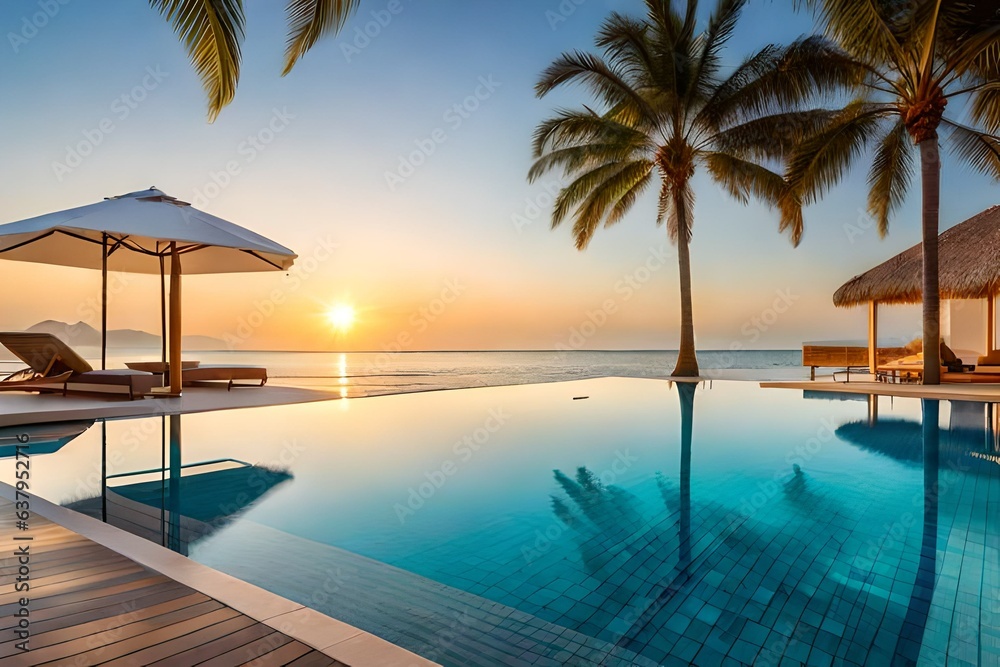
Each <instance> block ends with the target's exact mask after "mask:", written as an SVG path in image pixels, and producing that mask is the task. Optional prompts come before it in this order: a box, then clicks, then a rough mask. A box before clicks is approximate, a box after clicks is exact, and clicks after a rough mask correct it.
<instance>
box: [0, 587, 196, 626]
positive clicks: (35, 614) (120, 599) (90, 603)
mask: <svg viewBox="0 0 1000 667" xmlns="http://www.w3.org/2000/svg"><path fill="white" fill-rule="evenodd" d="M190 590H191V589H189V588H187V587H186V586H183V585H181V584H178V583H177V582H176V581H173V580H172V579H166V578H164V579H163V580H162V581H159V582H158V583H154V584H151V585H149V586H146V587H144V588H140V589H136V590H127V591H123V592H120V593H115V594H112V595H104V596H101V597H95V598H90V599H84V600H80V601H77V602H72V603H67V604H64V605H61V604H58V603H56V604H52V603H51V599H46V598H41V600H40V601H39V602H43V601H44V602H49V606H48V607H46V608H44V609H38V608H37V607H36V604H35V602H36V599H35V598H33V599H32V600H31V620H32V625H34V623H35V622H36V621H44V620H48V619H52V618H59V617H60V616H64V615H65V616H70V615H72V614H78V613H82V612H86V611H90V610H94V609H100V608H103V607H106V606H111V605H118V604H124V603H126V602H128V601H130V600H132V599H135V598H137V597H141V596H146V595H156V594H159V593H163V592H167V591H190ZM102 592H106V591H102ZM15 611H16V606H15V605H8V607H7V608H6V609H0V618H4V617H5V616H4V615H5V614H6V615H7V617H9V616H10V615H11V614H13V613H14V612H15Z"/></svg>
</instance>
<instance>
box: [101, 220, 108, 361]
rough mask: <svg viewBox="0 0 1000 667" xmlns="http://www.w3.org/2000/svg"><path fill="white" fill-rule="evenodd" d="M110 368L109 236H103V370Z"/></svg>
mask: <svg viewBox="0 0 1000 667" xmlns="http://www.w3.org/2000/svg"><path fill="white" fill-rule="evenodd" d="M107 368H108V235H107V234H101V370H102V371H103V370H107Z"/></svg>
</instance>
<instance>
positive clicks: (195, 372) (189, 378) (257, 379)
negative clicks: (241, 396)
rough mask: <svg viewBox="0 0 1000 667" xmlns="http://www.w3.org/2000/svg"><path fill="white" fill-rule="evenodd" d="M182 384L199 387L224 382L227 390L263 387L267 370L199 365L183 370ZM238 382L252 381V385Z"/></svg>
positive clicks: (250, 367)
mask: <svg viewBox="0 0 1000 667" xmlns="http://www.w3.org/2000/svg"><path fill="white" fill-rule="evenodd" d="M182 372H183V373H184V376H183V384H184V386H186V387H190V386H200V385H203V384H209V383H212V382H225V383H226V388H227V389H232V388H233V387H239V386H254V387H263V386H264V383H265V382H267V369H266V368H263V367H261V366H221V365H218V366H217V365H208V366H205V365H199V366H197V367H195V368H185V369H183V370H182ZM240 380H248V381H252V382H253V383H254V384H252V385H242V383H240V382H239V381H240Z"/></svg>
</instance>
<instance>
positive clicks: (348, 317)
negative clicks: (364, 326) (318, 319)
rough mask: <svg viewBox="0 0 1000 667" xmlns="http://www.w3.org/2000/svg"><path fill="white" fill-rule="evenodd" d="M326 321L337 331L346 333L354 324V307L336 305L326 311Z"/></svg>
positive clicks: (341, 304)
mask: <svg viewBox="0 0 1000 667" xmlns="http://www.w3.org/2000/svg"><path fill="white" fill-rule="evenodd" d="M326 319H327V321H328V322H329V323H330V324H331V325H332V326H333V328H334V329H336V330H337V331H340V332H344V331H347V330H348V329H350V328H351V325H353V324H354V306H349V305H347V304H343V303H340V304H337V305H336V306H334V307H333V308H331V309H330V310H328V311H327V313H326Z"/></svg>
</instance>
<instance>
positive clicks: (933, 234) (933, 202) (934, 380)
mask: <svg viewBox="0 0 1000 667" xmlns="http://www.w3.org/2000/svg"><path fill="white" fill-rule="evenodd" d="M919 147H920V179H921V189H922V191H923V192H922V195H923V223H922V227H923V244H922V247H923V260H924V270H923V319H924V384H941V347H940V345H941V293H940V291H939V288H938V217H939V215H940V199H941V160H940V155H939V152H938V140H937V136H936V135H935V136H934V137H933V138H927V139H924V140H923V141H921V142H920V144H919Z"/></svg>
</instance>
